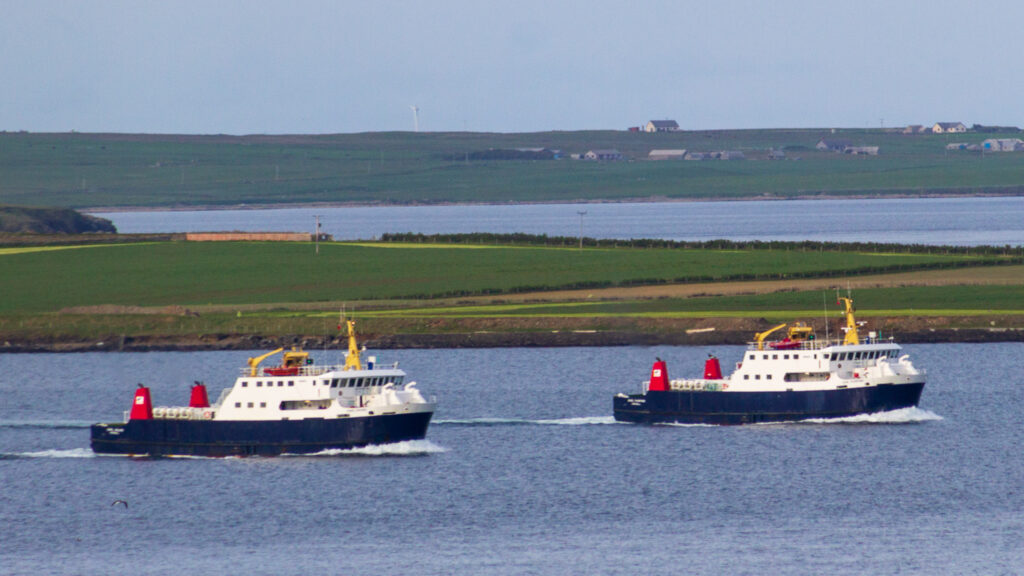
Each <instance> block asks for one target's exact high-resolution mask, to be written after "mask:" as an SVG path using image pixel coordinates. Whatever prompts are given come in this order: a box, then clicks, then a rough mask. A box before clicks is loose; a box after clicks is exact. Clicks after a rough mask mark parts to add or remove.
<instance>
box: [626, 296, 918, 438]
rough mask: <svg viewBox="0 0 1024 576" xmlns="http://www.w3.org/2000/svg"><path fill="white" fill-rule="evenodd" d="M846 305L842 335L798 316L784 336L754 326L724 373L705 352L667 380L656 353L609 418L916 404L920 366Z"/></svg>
mask: <svg viewBox="0 0 1024 576" xmlns="http://www.w3.org/2000/svg"><path fill="white" fill-rule="evenodd" d="M838 304H840V305H843V306H844V307H845V318H846V325H845V326H844V327H843V328H842V331H843V332H844V334H843V337H842V339H836V340H832V341H830V340H829V339H828V338H825V339H820V340H819V339H816V338H815V336H814V330H813V329H812V328H811V327H809V326H807V325H805V324H803V323H795V324H794V325H793V326H789V330H788V332H787V335H786V337H785V338H784V339H782V340H775V341H768V342H767V343H766V340H767V338H768V336H770V335H771V334H773V333H775V332H777V331H779V330H781V329H782V328H785V327H787V325H786V324H780V325H779V326H775V327H774V328H771V329H770V330H767V331H765V332H761V333H759V334H756V335H755V337H754V342H752V343H750V344H749V346H748V347H747V350H746V351H745V353H744V356H743V360H742V361H740V362H737V363H736V368H735V370H734V371H733V372H732V374H730V375H729V376H727V377H725V376H723V375H722V369H721V364H720V363H719V361H718V359H717V358H715V357H714V356H713V355H709V357H708V359H707V361H706V362H705V364H704V377H703V378H699V379H681V380H670V379H669V377H668V366H667V364H666V362H665V361H664V360H662V359H660V358H658V359H657V360H656V361H655V362H654V366H653V367H652V369H651V376H650V379H649V380H647V381H645V382H643V383H642V384H641V387H640V392H639V393H637V394H622V393H620V394H617V395H616V396H615V397H614V399H613V410H614V415H615V419H616V420H617V421H621V422H636V423H647V424H657V423H687V424H753V423H758V422H786V421H796V420H806V419H810V418H842V417H847V416H856V415H859V414H871V413H875V412H886V411H890V410H897V409H900V408H909V407H912V406H917V403H918V401H919V400H920V398H921V392H922V390H923V389H924V384H925V371H924V370H922V369H918V368H915V367H914V365H913V363H912V362H911V361H910V357H909V356H908V355H907V354H904V353H902V350H901V348H900V346H899V345H898V344H896V343H894V342H893V341H892V339H891V338H890V339H883V338H880V337H878V335H877V334H876V333H875V332H869V333H868V336H867V337H866V338H863V339H862V338H861V337H860V334H859V331H858V328H859V327H860V326H862V325H863V323H860V322H858V321H857V319H856V317H855V315H854V308H853V300H852V299H850V298H839V301H838Z"/></svg>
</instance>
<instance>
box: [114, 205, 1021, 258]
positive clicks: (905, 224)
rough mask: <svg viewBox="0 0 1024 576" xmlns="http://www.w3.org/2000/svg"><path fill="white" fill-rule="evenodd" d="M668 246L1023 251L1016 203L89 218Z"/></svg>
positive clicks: (142, 227)
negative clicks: (780, 243) (718, 243)
mask: <svg viewBox="0 0 1024 576" xmlns="http://www.w3.org/2000/svg"><path fill="white" fill-rule="evenodd" d="M578 212H586V214H585V215H584V216H583V234H584V235H585V236H588V237H591V238H623V239H628V238H662V239H668V240H713V239H717V238H726V239H731V240H821V241H837V242H897V243H904V244H940V245H942V244H947V245H959V246H978V245H992V246H1004V245H1007V244H1009V245H1012V246H1019V245H1021V244H1024V197H1013V198H921V199H891V200H792V201H749V202H658V203H621V204H520V205H500V206H490V205H484V206H416V207H348V208H288V209H273V210H217V211H186V212H111V213H96V215H97V216H102V217H104V218H108V219H110V220H112V221H113V222H114V225H115V226H117V229H118V230H119V231H121V232H125V233H132V232H195V231H212V230H218V231H219V230H243V231H268V232H269V231H309V232H312V231H313V228H314V222H315V221H314V218H313V217H314V215H321V220H320V221H321V225H322V227H323V228H322V229H323V231H324V232H326V233H328V234H332V235H333V236H334V238H335V239H337V240H356V239H371V238H378V237H380V235H381V234H383V233H385V232H421V233H425V234H435V233H464V232H494V233H512V232H525V233H529V234H547V235H549V236H573V237H575V236H577V235H579V233H580V216H579V214H578Z"/></svg>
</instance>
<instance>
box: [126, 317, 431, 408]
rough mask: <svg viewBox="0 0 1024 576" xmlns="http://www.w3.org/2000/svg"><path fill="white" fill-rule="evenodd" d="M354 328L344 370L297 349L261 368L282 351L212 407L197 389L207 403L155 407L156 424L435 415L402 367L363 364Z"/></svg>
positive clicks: (255, 365)
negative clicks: (316, 361) (167, 421)
mask: <svg viewBox="0 0 1024 576" xmlns="http://www.w3.org/2000/svg"><path fill="white" fill-rule="evenodd" d="M348 325H349V352H348V355H347V356H346V358H345V363H344V364H338V365H316V364H312V360H309V355H308V353H306V352H302V351H301V350H295V349H293V350H292V351H290V352H285V353H284V358H283V361H282V364H281V365H280V366H274V367H260V363H261V362H262V361H263V360H264V359H266V358H267V357H269V356H271V355H273V354H276V353H278V352H281V351H282V349H278V350H275V351H273V352H270V353H268V354H264V355H262V356H259V357H256V358H250V359H249V367H247V368H243V369H242V374H241V375H240V376H239V377H238V378H237V379H236V380H235V383H234V386H232V387H231V388H226V389H224V390H223V391H222V392H221V394H220V397H219V398H218V399H217V400H216V401H215V402H213V403H212V404H209V405H208V406H207V405H205V404H207V402H206V401H205V396H206V392H205V387H202V386H201V385H199V383H197V386H196V387H202V388H203V390H202V395H201V396H202V400H198V401H197V400H196V390H193V400H192V401H191V402H190V406H168V407H159V406H158V407H154V408H153V419H186V420H216V421H267V420H275V421H277V420H303V419H306V418H358V417H366V416H381V415H385V416H386V415H393V414H408V413H414V412H433V411H434V409H435V407H436V402H435V401H434V399H433V398H431V399H430V400H427V399H425V398H424V397H423V395H422V394H421V393H420V391H419V390H417V389H416V383H415V382H405V378H406V374H405V372H404V371H402V370H400V369H399V368H398V363H397V362H395V363H394V364H392V365H390V366H380V365H377V364H376V358H375V357H372V356H371V357H370V358H369V362H367V363H366V364H363V363H362V362H361V360H360V351H359V349H358V347H357V345H356V340H355V332H354V324H353V323H352V322H351V321H350V322H348ZM194 388H195V387H194ZM126 419H127V417H126Z"/></svg>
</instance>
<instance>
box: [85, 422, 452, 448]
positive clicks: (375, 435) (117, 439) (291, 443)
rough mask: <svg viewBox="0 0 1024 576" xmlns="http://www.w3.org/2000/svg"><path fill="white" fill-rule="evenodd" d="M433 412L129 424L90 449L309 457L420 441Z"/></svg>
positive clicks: (97, 433) (99, 427) (95, 432)
mask: <svg viewBox="0 0 1024 576" xmlns="http://www.w3.org/2000/svg"><path fill="white" fill-rule="evenodd" d="M432 415H433V412H415V413H412V414H395V415H380V416H369V417H361V418H330V419H325V418H306V419H304V420H280V421H237V422H225V421H220V422H218V421H215V420H173V419H154V420H129V421H128V422H126V423H118V424H94V425H93V426H92V449H93V451H94V452H96V453H100V454H138V455H143V454H148V455H150V456H277V455H279V454H311V453H315V452H321V451H323V450H329V449H346V448H357V447H360V446H366V445H369V444H388V443H391V442H401V441H404V440H419V439H422V438H424V437H426V435H427V426H428V425H429V424H430V417H431V416H432Z"/></svg>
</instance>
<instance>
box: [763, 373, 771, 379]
mask: <svg viewBox="0 0 1024 576" xmlns="http://www.w3.org/2000/svg"><path fill="white" fill-rule="evenodd" d="M764 379H765V380H771V379H772V375H771V374H767V375H766V376H765V377H764Z"/></svg>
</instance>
